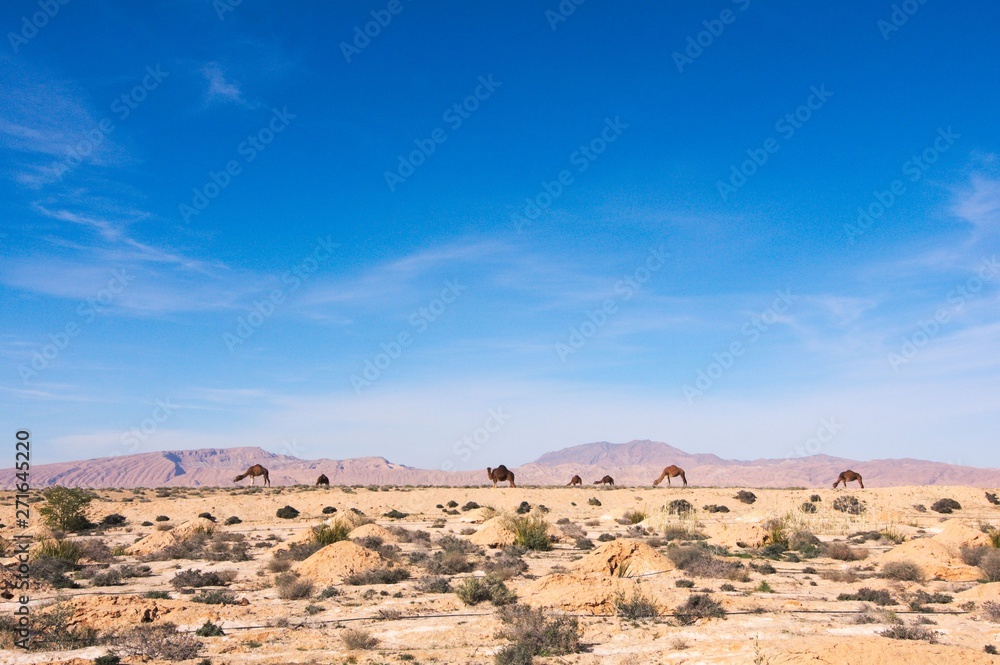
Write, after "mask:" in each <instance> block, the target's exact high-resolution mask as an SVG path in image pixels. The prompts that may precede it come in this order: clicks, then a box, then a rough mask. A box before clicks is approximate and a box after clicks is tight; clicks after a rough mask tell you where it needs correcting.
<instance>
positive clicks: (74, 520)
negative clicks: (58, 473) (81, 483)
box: [38, 486, 95, 531]
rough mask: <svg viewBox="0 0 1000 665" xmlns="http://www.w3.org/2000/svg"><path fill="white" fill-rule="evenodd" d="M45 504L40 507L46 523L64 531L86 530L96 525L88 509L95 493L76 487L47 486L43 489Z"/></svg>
mask: <svg viewBox="0 0 1000 665" xmlns="http://www.w3.org/2000/svg"><path fill="white" fill-rule="evenodd" d="M42 498H44V499H45V505H44V506H42V507H41V508H39V509H38V512H39V514H40V515H41V516H42V521H44V522H45V524H46V525H48V526H50V527H52V528H54V529H61V530H62V531H85V530H87V529H89V528H92V527H93V526H94V525H93V523H91V521H90V520H89V519H88V518H87V510H88V509H89V507H90V503H91V502H92V501H93V500H94V498H95V497H94V495H93V494H92V493H90V492H88V491H87V490H84V489H79V488H74V487H59V486H56V487H47V488H45V489H44V490H42Z"/></svg>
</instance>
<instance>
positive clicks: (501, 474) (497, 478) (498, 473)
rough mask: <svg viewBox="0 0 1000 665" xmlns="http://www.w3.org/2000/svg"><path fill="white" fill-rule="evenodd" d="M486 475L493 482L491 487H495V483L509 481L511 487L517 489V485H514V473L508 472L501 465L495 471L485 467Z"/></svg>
mask: <svg viewBox="0 0 1000 665" xmlns="http://www.w3.org/2000/svg"><path fill="white" fill-rule="evenodd" d="M486 475H487V476H489V478H490V480H492V481H493V487H496V486H497V483H502V482H503V481H505V480H509V481H510V486H511V487H517V485H515V484H514V472H513V471H510V470H508V469H507V467H505V466H504V465H503V464H501V465H500V466H498V467H497V468H495V469H491V468H490V467H486Z"/></svg>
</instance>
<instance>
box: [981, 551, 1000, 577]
mask: <svg viewBox="0 0 1000 665" xmlns="http://www.w3.org/2000/svg"><path fill="white" fill-rule="evenodd" d="M979 570H981V571H983V575H985V576H986V580H987V581H988V582H1000V550H993V551H991V552H988V553H987V554H986V555H985V556H984V557H983V558H982V560H981V561H980V562H979Z"/></svg>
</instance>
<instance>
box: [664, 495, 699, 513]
mask: <svg viewBox="0 0 1000 665" xmlns="http://www.w3.org/2000/svg"><path fill="white" fill-rule="evenodd" d="M692 510H694V506H692V505H691V502H690V501H688V500H686V499H674V500H673V501H671V502H670V503H668V504H667V514H668V515H680V516H684V515H687V514H689V513H690V512H691V511H692Z"/></svg>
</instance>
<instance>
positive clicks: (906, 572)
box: [880, 561, 924, 582]
mask: <svg viewBox="0 0 1000 665" xmlns="http://www.w3.org/2000/svg"><path fill="white" fill-rule="evenodd" d="M880 576H881V577H884V578H885V579H887V580H896V581H897V582H920V581H922V580H923V579H924V571H923V570H921V569H920V566H918V565H917V564H915V563H913V562H912V561H890V562H889V563H887V564H885V565H883V566H882V571H881V575H880Z"/></svg>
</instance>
